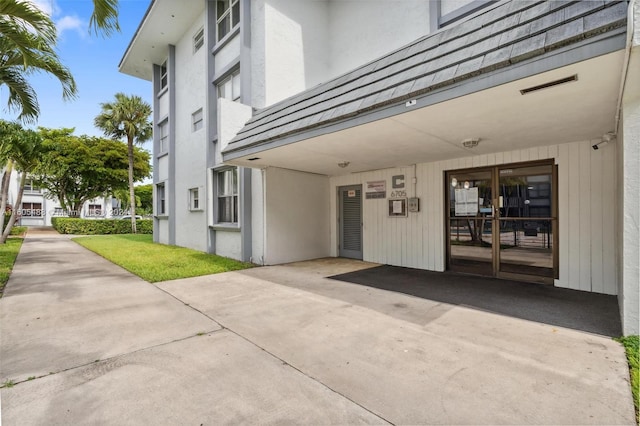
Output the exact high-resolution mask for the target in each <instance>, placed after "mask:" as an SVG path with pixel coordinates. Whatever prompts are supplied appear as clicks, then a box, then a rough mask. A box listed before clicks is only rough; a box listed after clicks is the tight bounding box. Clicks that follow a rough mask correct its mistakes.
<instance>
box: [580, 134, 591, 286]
mask: <svg viewBox="0 0 640 426" xmlns="http://www.w3.org/2000/svg"><path fill="white" fill-rule="evenodd" d="M591 151H592V149H591V145H590V144H589V143H580V144H578V157H579V158H580V177H579V180H578V181H577V182H576V184H577V185H580V204H579V206H580V207H579V208H580V211H579V212H578V214H579V218H580V231H579V242H578V244H579V247H580V290H586V291H591V228H592V227H591V179H590V176H589V175H590V173H589V172H590V166H591V158H590V157H591Z"/></svg>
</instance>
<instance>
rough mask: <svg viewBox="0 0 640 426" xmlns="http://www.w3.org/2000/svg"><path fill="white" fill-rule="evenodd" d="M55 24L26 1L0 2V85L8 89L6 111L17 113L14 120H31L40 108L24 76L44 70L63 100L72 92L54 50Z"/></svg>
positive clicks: (70, 81) (69, 77) (71, 82)
mask: <svg viewBox="0 0 640 426" xmlns="http://www.w3.org/2000/svg"><path fill="white" fill-rule="evenodd" d="M56 41H57V33H56V27H55V24H54V23H53V21H51V18H49V17H48V16H47V15H46V14H44V13H43V12H41V11H40V10H38V9H37V8H36V7H34V6H33V5H32V4H31V3H29V2H24V1H19V0H2V1H0V86H3V85H6V86H7V88H8V89H9V96H8V102H7V103H8V107H9V110H17V111H19V112H20V114H19V115H18V120H21V121H24V122H28V123H33V122H35V120H36V119H37V118H38V115H39V113H40V109H39V107H38V98H37V96H36V93H35V91H34V90H33V87H31V85H30V84H29V82H28V80H27V77H28V76H29V75H30V74H33V73H37V72H45V73H48V74H51V75H52V76H54V77H56V78H57V79H58V80H59V81H60V84H61V85H62V96H63V98H65V99H70V98H73V97H74V96H75V95H76V92H77V89H76V83H75V81H74V79H73V76H72V75H71V72H70V71H69V69H68V68H67V67H65V66H64V65H62V64H61V62H60V58H59V57H58V54H57V53H56V51H55V45H56Z"/></svg>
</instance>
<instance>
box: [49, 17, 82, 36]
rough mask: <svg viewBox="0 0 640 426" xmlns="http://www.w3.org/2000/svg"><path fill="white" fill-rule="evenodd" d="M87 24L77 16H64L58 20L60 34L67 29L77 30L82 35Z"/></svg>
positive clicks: (57, 25)
mask: <svg viewBox="0 0 640 426" xmlns="http://www.w3.org/2000/svg"><path fill="white" fill-rule="evenodd" d="M85 27H86V24H85V23H84V22H83V21H82V20H81V19H80V18H78V17H77V16H70V15H68V16H63V17H62V18H60V19H58V20H57V22H56V28H57V29H58V36H62V34H63V33H64V32H65V31H76V32H77V33H78V34H79V35H80V36H82V37H84V35H85Z"/></svg>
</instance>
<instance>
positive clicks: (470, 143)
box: [462, 138, 480, 148]
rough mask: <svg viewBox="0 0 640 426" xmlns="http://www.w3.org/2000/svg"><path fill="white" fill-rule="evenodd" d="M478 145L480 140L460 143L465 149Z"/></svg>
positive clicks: (466, 140) (467, 140)
mask: <svg viewBox="0 0 640 426" xmlns="http://www.w3.org/2000/svg"><path fill="white" fill-rule="evenodd" d="M479 143H480V138H469V139H465V140H463V141H462V146H464V147H465V148H475V147H476V146H478V144H479Z"/></svg>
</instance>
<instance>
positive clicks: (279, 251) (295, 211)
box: [265, 167, 331, 265]
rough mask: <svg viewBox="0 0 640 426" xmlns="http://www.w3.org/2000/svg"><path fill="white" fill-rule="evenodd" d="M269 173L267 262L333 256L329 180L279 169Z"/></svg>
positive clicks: (272, 168)
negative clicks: (330, 247)
mask: <svg viewBox="0 0 640 426" xmlns="http://www.w3.org/2000/svg"><path fill="white" fill-rule="evenodd" d="M265 173H266V179H265V183H266V189H265V199H266V224H265V227H266V239H265V243H266V247H265V263H266V264H269V265H272V264H278V263H287V262H295V261H298V260H306V259H315V258H319V257H326V256H329V254H330V249H329V241H330V235H329V232H330V229H331V227H330V225H329V222H330V216H331V215H330V210H329V205H330V203H329V198H328V192H329V178H328V177H326V176H321V175H314V174H310V173H302V172H296V171H292V170H285V169H279V168H275V167H270V168H268V169H266V171H265Z"/></svg>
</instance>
